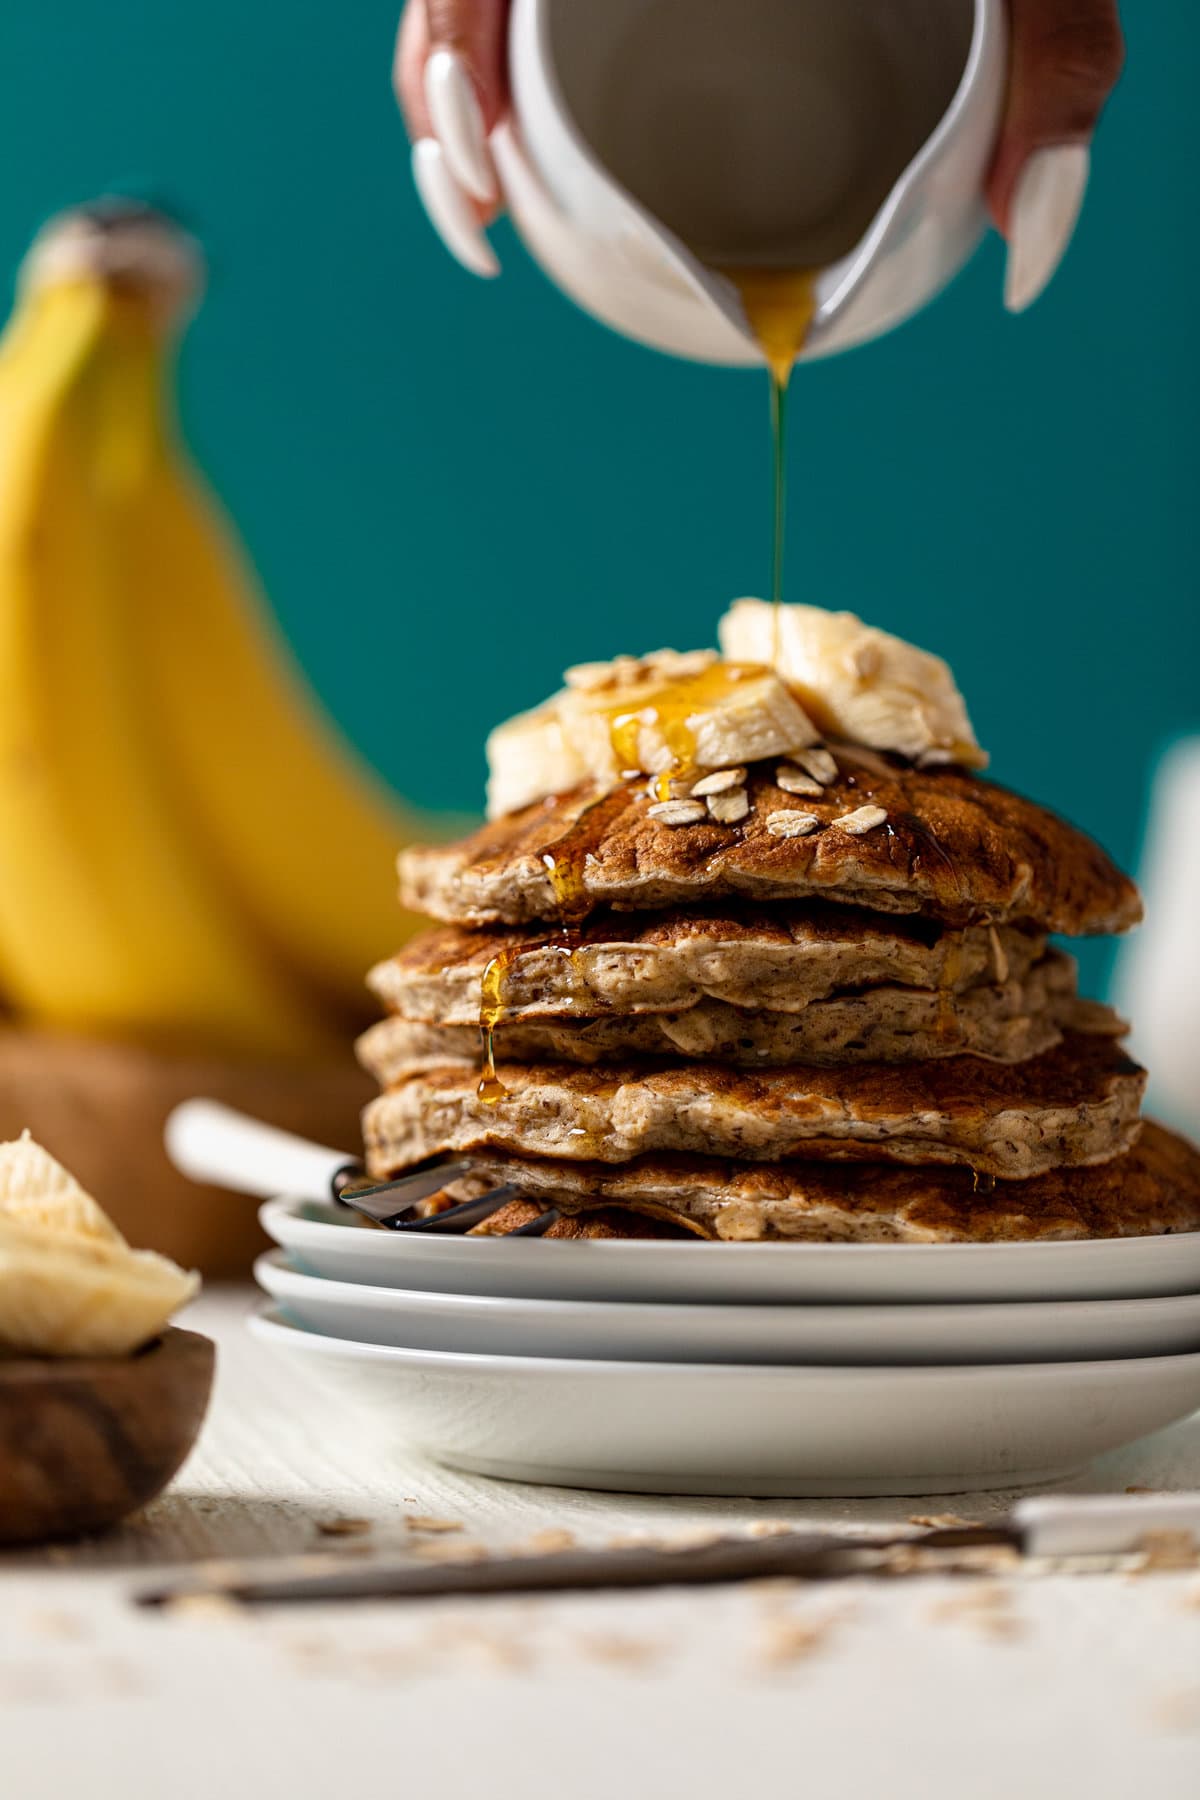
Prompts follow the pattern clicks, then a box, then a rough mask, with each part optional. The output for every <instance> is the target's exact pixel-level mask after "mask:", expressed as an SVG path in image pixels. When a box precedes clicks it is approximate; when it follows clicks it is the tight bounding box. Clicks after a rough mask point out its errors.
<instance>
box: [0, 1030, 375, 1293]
mask: <svg viewBox="0 0 1200 1800" xmlns="http://www.w3.org/2000/svg"><path fill="white" fill-rule="evenodd" d="M374 1091H375V1090H374V1086H373V1084H372V1083H371V1082H370V1081H369V1080H368V1078H367V1076H366V1075H364V1073H363V1071H362V1070H361V1069H360V1068H358V1067H357V1065H356V1064H355V1061H354V1052H353V1050H352V1048H351V1046H350V1042H349V1039H347V1043H346V1050H345V1054H344V1055H337V1054H336V1053H335V1054H334V1055H331V1056H329V1057H327V1058H325V1059H324V1060H318V1061H314V1062H291V1063H287V1062H274V1063H263V1062H253V1061H241V1062H239V1061H237V1060H236V1059H234V1058H217V1057H213V1056H200V1055H188V1054H186V1053H184V1052H167V1051H162V1050H151V1049H147V1048H146V1047H144V1046H142V1045H138V1044H122V1043H116V1042H111V1041H109V1042H106V1041H104V1040H102V1039H99V1038H82V1037H70V1036H67V1035H66V1034H58V1033H53V1032H45V1031H33V1030H27V1029H23V1028H20V1027H17V1026H7V1027H4V1028H2V1029H0V1139H4V1138H14V1137H19V1136H20V1134H21V1132H22V1130H23V1129H24V1128H25V1126H28V1127H29V1129H30V1131H31V1132H32V1133H33V1135H34V1137H35V1138H36V1139H37V1140H38V1142H39V1144H44V1145H45V1146H46V1148H47V1150H49V1151H50V1153H51V1155H52V1156H56V1157H57V1158H58V1160H59V1162H61V1163H62V1164H64V1166H65V1167H66V1168H68V1169H70V1171H71V1173H72V1175H74V1176H75V1178H76V1180H77V1181H79V1182H81V1183H82V1184H83V1186H84V1187H85V1188H86V1189H87V1190H88V1192H89V1193H91V1194H94V1195H95V1196H96V1198H97V1200H98V1201H99V1202H100V1204H101V1206H103V1208H104V1210H105V1211H106V1212H107V1213H108V1214H109V1215H110V1217H111V1218H112V1219H113V1220H114V1222H115V1223H116V1224H117V1225H118V1226H119V1227H120V1229H121V1230H122V1231H123V1232H124V1233H125V1236H126V1237H127V1238H128V1239H129V1241H130V1243H131V1244H136V1245H137V1246H138V1247H139V1249H140V1248H142V1247H145V1248H146V1249H149V1250H160V1251H162V1253H163V1255H164V1256H170V1257H173V1258H174V1260H175V1261H176V1262H178V1263H182V1264H183V1265H184V1267H185V1268H188V1269H199V1270H200V1272H201V1274H203V1275H208V1276H241V1277H242V1278H243V1279H245V1278H246V1277H248V1276H249V1273H250V1265H251V1263H252V1262H253V1261H254V1258H255V1257H256V1256H257V1255H258V1254H259V1252H260V1251H262V1250H265V1249H266V1248H267V1240H266V1238H265V1237H264V1236H263V1234H262V1232H261V1230H260V1229H259V1225H258V1216H257V1215H258V1208H257V1205H256V1203H255V1202H254V1201H253V1200H248V1199H247V1198H246V1197H245V1196H244V1195H243V1194H228V1193H225V1192H223V1191H222V1190H221V1189H219V1188H212V1187H198V1186H196V1184H195V1183H194V1182H191V1181H188V1180H186V1178H185V1177H184V1176H182V1175H180V1174H178V1173H177V1171H176V1170H175V1169H173V1168H172V1167H171V1165H170V1163H169V1162H168V1161H167V1158H166V1154H165V1152H164V1150H163V1124H164V1122H165V1120H166V1117H167V1114H168V1113H169V1112H170V1111H171V1108H172V1107H173V1106H175V1105H177V1104H178V1102H179V1101H180V1100H187V1099H190V1098H191V1096H192V1095H193V1094H203V1095H205V1096H207V1097H208V1098H209V1099H211V1100H223V1101H225V1103H226V1105H228V1106H235V1107H237V1108H239V1109H240V1110H241V1111H242V1112H247V1113H250V1114H251V1115H252V1116H253V1117H254V1118H256V1119H264V1120H265V1121H266V1123H267V1124H268V1125H279V1126H281V1127H282V1129H283V1130H284V1131H295V1132H298V1133H299V1135H300V1136H301V1137H306V1138H311V1139H312V1141H313V1142H314V1143H317V1144H330V1145H332V1147H333V1148H334V1149H335V1150H340V1149H344V1150H345V1151H346V1152H347V1154H348V1155H351V1156H353V1155H356V1154H357V1153H358V1151H359V1150H360V1148H361V1145H362V1132H361V1130H360V1127H359V1121H358V1115H359V1110H360V1108H361V1107H363V1106H364V1105H365V1104H366V1102H367V1101H368V1100H369V1099H370V1098H371V1095H372V1093H373V1092H374Z"/></svg>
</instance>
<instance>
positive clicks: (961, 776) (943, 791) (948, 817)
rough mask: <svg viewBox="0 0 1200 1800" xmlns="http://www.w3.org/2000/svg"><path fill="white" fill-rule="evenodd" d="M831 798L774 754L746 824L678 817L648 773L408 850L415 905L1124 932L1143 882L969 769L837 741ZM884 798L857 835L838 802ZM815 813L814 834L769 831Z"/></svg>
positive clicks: (409, 888) (492, 918)
mask: <svg viewBox="0 0 1200 1800" xmlns="http://www.w3.org/2000/svg"><path fill="white" fill-rule="evenodd" d="M838 757H839V776H838V780H837V781H836V782H835V783H834V784H833V785H832V786H830V787H828V788H826V789H824V790H823V792H822V794H821V797H820V798H817V799H809V798H805V797H800V796H797V795H794V794H788V793H785V792H784V791H783V790H782V789H781V788H779V787H777V786H776V785H775V779H774V774H775V771H774V766H773V765H771V764H759V765H757V766H756V767H755V768H754V769H753V770H752V771H751V773H750V777H749V780H748V783H747V793H748V795H749V798H750V811H749V814H748V815H747V817H746V818H745V819H744V820H742V821H741V822H740V823H738V824H733V825H723V824H718V823H715V822H711V821H706V822H703V823H700V824H693V825H684V826H678V827H675V826H671V825H668V824H667V823H666V822H665V821H664V820H663V819H661V818H653V817H651V815H650V805H651V802H650V799H649V796H648V794H647V790H646V786H645V783H643V782H640V781H639V782H628V783H626V784H625V785H624V786H623V787H621V788H618V789H615V790H612V791H609V792H607V793H606V792H604V791H603V790H600V789H597V788H596V787H594V786H584V787H581V788H577V789H576V790H575V791H574V793H571V794H566V795H559V796H555V797H553V798H551V799H549V800H545V801H540V802H538V803H537V804H536V805H533V806H529V807H526V808H525V809H524V810H523V811H522V812H518V813H513V814H510V815H509V816H508V817H506V818H502V819H498V820H496V821H495V822H494V823H492V824H490V825H485V826H483V827H482V829H480V830H479V831H477V832H475V833H474V834H473V836H471V837H469V838H467V839H465V840H464V841H463V842H462V843H459V844H457V845H450V846H448V847H444V848H414V849H410V850H406V851H404V852H403V853H402V854H401V857H400V873H401V892H402V896H403V900H404V904H405V905H406V906H408V907H410V908H411V909H413V910H414V911H417V912H424V913H427V914H429V915H431V916H432V917H433V918H435V919H441V920H445V921H447V922H449V923H451V924H468V925H489V924H496V923H506V924H513V925H520V924H526V923H528V922H530V921H531V920H535V919H548V920H551V921H553V920H556V919H558V918H560V917H561V916H562V914H563V912H564V910H565V911H566V912H568V913H569V914H571V915H572V916H574V917H579V918H582V917H584V916H586V915H587V914H589V913H591V912H593V911H595V909H596V908H597V907H601V906H611V907H615V908H617V909H618V910H620V911H630V910H632V911H639V910H654V909H656V908H663V907H670V906H678V905H684V904H689V903H694V902H695V901H697V900H701V901H705V902H711V901H715V900H721V899H724V898H726V897H729V896H737V897H739V898H740V899H745V900H752V901H760V902H761V901H795V900H808V899H826V900H834V901H838V902H841V903H846V904H851V905H856V906H866V907H870V908H872V909H874V910H876V911H879V912H886V913H901V914H906V913H923V914H927V915H929V916H931V917H935V918H939V919H942V920H945V921H946V922H948V923H950V924H954V925H969V924H980V923H996V924H999V923H1009V922H1012V921H1014V920H1029V921H1032V922H1033V923H1034V924H1036V925H1037V926H1039V927H1040V928H1041V929H1043V930H1046V931H1055V932H1063V933H1066V934H1067V935H1069V936H1077V935H1087V934H1090V933H1098V932H1114V931H1124V930H1126V929H1127V928H1128V927H1129V926H1131V925H1135V924H1136V923H1137V921H1138V919H1139V918H1140V917H1141V905H1140V901H1139V899H1138V893H1137V889H1136V888H1135V887H1134V885H1133V883H1132V882H1131V881H1130V880H1128V878H1127V877H1126V876H1124V875H1122V874H1121V873H1120V871H1119V870H1118V869H1117V868H1116V867H1115V865H1114V864H1113V863H1112V862H1111V861H1110V860H1109V858H1108V857H1107V856H1106V855H1105V853H1104V851H1103V850H1101V849H1100V847H1099V846H1098V845H1097V844H1095V843H1093V841H1092V840H1091V839H1090V838H1088V837H1086V836H1085V835H1084V834H1083V833H1082V832H1080V831H1077V830H1076V829H1075V828H1074V827H1073V826H1071V825H1068V824H1066V823H1065V822H1064V821H1063V820H1061V819H1059V818H1056V817H1055V815H1054V814H1053V813H1051V812H1048V811H1046V810H1045V808H1043V807H1040V806H1036V805H1035V804H1034V803H1033V802H1032V801H1030V800H1025V799H1022V798H1021V797H1020V796H1019V795H1017V794H1012V793H1009V792H1008V791H1007V790H1006V789H1005V788H1001V787H997V786H995V785H993V784H992V783H990V782H986V781H984V780H982V779H981V778H980V777H978V776H975V775H969V774H966V773H965V772H963V771H961V770H954V769H941V770H920V769H916V768H911V767H908V766H900V765H897V764H893V763H889V762H887V761H886V760H885V759H883V758H880V757H876V756H873V755H872V756H866V757H864V754H863V753H861V752H857V751H856V752H853V753H851V752H847V751H843V750H839V751H838ZM867 805H870V806H878V807H881V808H883V809H884V810H885V811H886V813H887V818H886V821H885V822H884V823H882V824H880V825H878V826H877V827H875V828H874V829H870V830H867V831H865V832H864V833H863V834H861V835H855V834H852V833H851V832H849V831H847V830H845V829H843V828H842V827H840V826H839V825H838V824H837V823H836V821H837V819H838V818H839V817H840V816H843V815H846V814H848V813H850V812H851V811H853V810H857V809H858V808H861V807H864V806H867ZM794 812H808V813H812V814H813V815H815V816H816V818H817V819H818V821H819V827H818V829H816V830H815V831H814V832H813V833H812V835H810V836H807V837H782V836H777V835H774V834H773V832H772V831H771V830H769V829H768V823H767V822H768V820H769V819H773V818H775V816H776V815H778V814H781V813H794Z"/></svg>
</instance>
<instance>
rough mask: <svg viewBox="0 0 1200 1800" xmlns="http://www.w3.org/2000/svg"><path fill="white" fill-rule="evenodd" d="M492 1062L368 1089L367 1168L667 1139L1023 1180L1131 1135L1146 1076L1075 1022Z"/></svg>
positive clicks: (599, 1158) (1110, 1150) (712, 1151)
mask: <svg viewBox="0 0 1200 1800" xmlns="http://www.w3.org/2000/svg"><path fill="white" fill-rule="evenodd" d="M499 1075H500V1079H501V1081H502V1083H503V1085H504V1088H505V1090H506V1092H505V1094H504V1097H503V1098H502V1099H500V1100H499V1101H497V1102H495V1103H493V1104H490V1105H489V1104H488V1103H487V1102H485V1101H483V1100H481V1099H480V1098H479V1096H478V1094H477V1092H476V1087H477V1076H476V1071H475V1070H474V1069H472V1068H467V1067H463V1066H461V1065H460V1066H458V1067H446V1068H441V1069H432V1070H429V1071H427V1072H425V1073H422V1074H419V1075H414V1076H412V1077H410V1078H409V1079H408V1080H407V1081H404V1082H402V1083H401V1084H400V1085H399V1086H398V1087H396V1088H395V1089H393V1090H392V1091H391V1092H388V1093H385V1094H381V1095H380V1096H379V1097H378V1098H377V1099H375V1100H372V1101H371V1102H370V1103H369V1105H368V1106H367V1108H366V1110H365V1112H364V1114H363V1133H364V1137H365V1140H366V1145H367V1164H368V1168H369V1169H370V1171H371V1173H372V1174H373V1175H379V1176H386V1175H392V1174H395V1173H397V1172H398V1171H400V1170H401V1169H405V1168H408V1167H411V1166H412V1165H413V1164H415V1163H418V1162H422V1161H424V1160H425V1159H426V1158H427V1157H432V1156H438V1155H441V1154H442V1153H444V1152H453V1153H455V1154H461V1153H477V1152H482V1151H485V1150H489V1149H495V1150H502V1151H512V1152H516V1153H517V1154H520V1155H532V1156H554V1157H562V1158H566V1159H569V1160H571V1161H587V1162H604V1163H621V1162H628V1161H631V1160H632V1159H633V1158H634V1157H638V1156H644V1155H649V1154H653V1153H656V1152H660V1151H661V1152H682V1153H685V1154H691V1153H700V1154H703V1155H710V1156H719V1157H732V1158H734V1159H735V1160H738V1161H741V1160H746V1161H762V1162H778V1161H782V1160H784V1159H785V1158H790V1157H795V1156H808V1157H813V1158H832V1159H841V1158H852V1159H860V1158H861V1159H868V1160H874V1161H880V1160H882V1161H891V1162H902V1163H952V1164H960V1165H966V1166H969V1167H972V1168H974V1169H977V1170H980V1171H983V1172H985V1173H987V1174H990V1175H994V1176H997V1177H999V1178H1000V1179H1003V1180H1020V1179H1023V1178H1024V1177H1027V1176H1030V1175H1036V1174H1039V1173H1041V1172H1042V1171H1043V1170H1046V1169H1052V1168H1056V1167H1058V1166H1060V1165H1062V1164H1080V1163H1094V1162H1103V1161H1105V1160H1106V1159H1107V1158H1109V1157H1112V1156H1116V1155H1117V1154H1119V1153H1120V1152H1121V1151H1122V1150H1126V1149H1128V1148H1129V1146H1130V1145H1131V1144H1132V1143H1133V1141H1134V1139H1135V1137H1136V1135H1137V1130H1138V1105H1139V1103H1140V1100H1141V1094H1142V1088H1143V1086H1144V1083H1145V1074H1144V1071H1143V1070H1141V1069H1140V1068H1139V1067H1138V1065H1137V1064H1136V1063H1135V1062H1133V1061H1131V1059H1130V1058H1129V1057H1128V1056H1126V1055H1125V1053H1124V1052H1123V1051H1122V1050H1121V1049H1120V1047H1119V1045H1118V1044H1117V1043H1116V1042H1115V1041H1114V1040H1113V1039H1111V1038H1108V1037H1103V1036H1099V1035H1096V1036H1082V1035H1079V1034H1076V1033H1072V1034H1070V1035H1069V1036H1067V1037H1065V1038H1064V1039H1063V1041H1062V1042H1061V1043H1060V1044H1059V1045H1058V1046H1056V1048H1055V1049H1053V1050H1050V1051H1048V1052H1046V1053H1045V1054H1044V1055H1042V1056H1038V1057H1033V1058H1031V1059H1030V1060H1029V1061H1028V1062H1024V1063H1017V1064H1014V1065H1006V1064H999V1063H992V1062H985V1061H983V1060H982V1059H981V1058H979V1057H974V1056H958V1057H951V1058H948V1059H947V1060H946V1061H943V1062H930V1063H893V1064H885V1063H860V1064H857V1065H852V1066H849V1067H844V1068H828V1069H824V1068H807V1067H806V1068H801V1067H795V1066H793V1067H791V1068H785V1069H767V1070H756V1071H754V1072H753V1073H751V1072H749V1071H745V1070H737V1069H729V1068H719V1067H716V1066H705V1065H693V1064H679V1065H675V1066H668V1067H662V1066H656V1065H655V1064H652V1063H632V1062H631V1063H623V1064H615V1065H603V1066H601V1067H599V1068H592V1069H586V1068H580V1067H577V1066H572V1065H570V1064H568V1063H553V1064H548V1065H545V1066H537V1065H530V1064H520V1063H503V1064H502V1065H501V1066H500V1069H499Z"/></svg>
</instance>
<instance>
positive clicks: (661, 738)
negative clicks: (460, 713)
mask: <svg viewBox="0 0 1200 1800" xmlns="http://www.w3.org/2000/svg"><path fill="white" fill-rule="evenodd" d="M819 736H820V733H819V732H818V731H817V728H816V726H815V725H814V724H813V722H812V720H811V719H810V718H809V717H808V715H807V713H806V712H805V711H804V709H803V707H802V706H801V705H800V704H799V702H798V701H797V700H796V698H795V696H794V695H793V694H792V693H790V692H789V690H788V688H787V686H786V685H785V683H784V682H783V681H781V680H780V678H779V676H778V675H777V674H775V673H774V671H772V670H771V669H769V668H764V667H762V666H761V665H759V664H755V663H752V662H750V663H742V662H725V661H722V659H721V658H720V657H719V656H718V655H717V654H716V652H715V651H712V650H697V651H690V652H686V653H682V654H681V653H680V652H678V651H674V650H660V651H656V652H655V653H654V654H653V655H650V656H645V657H640V658H639V657H631V656H621V657H617V658H616V659H615V661H613V662H611V663H587V664H583V665H581V666H580V667H579V668H576V669H569V670H568V671H567V686H566V687H565V688H564V689H563V691H562V692H561V693H559V694H556V695H554V697H553V698H552V699H550V700H548V701H547V702H546V703H545V705H544V706H540V707H537V708H536V709H535V710H534V711H533V712H528V713H523V714H521V715H520V716H519V717H518V718H515V719H510V720H508V721H507V722H506V723H505V724H503V725H501V726H498V727H497V729H496V730H495V731H493V732H492V734H491V736H490V737H489V739H488V747H487V748H488V766H489V781H488V817H489V818H493V819H494V818H498V817H500V816H501V815H502V814H504V813H509V812H515V811H517V810H518V808H520V807H522V806H528V805H529V804H530V803H531V802H532V801H534V800H539V799H542V798H543V797H545V796H546V795H548V794H558V793H565V792H567V791H568V790H569V789H571V788H573V787H576V786H577V785H578V784H579V783H580V782H581V781H583V780H586V779H589V778H590V779H591V780H594V781H600V782H605V783H615V782H617V781H619V780H621V779H623V778H625V777H627V776H629V775H636V774H644V775H659V774H664V773H666V772H667V771H668V770H671V769H722V768H729V767H731V766H733V765H735V764H739V763H749V762H757V761H758V760H760V759H761V758H763V757H769V756H786V755H789V754H791V753H792V752H794V751H796V750H801V749H804V748H805V747H806V746H807V745H809V744H813V743H816V742H817V740H818V738H819Z"/></svg>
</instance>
